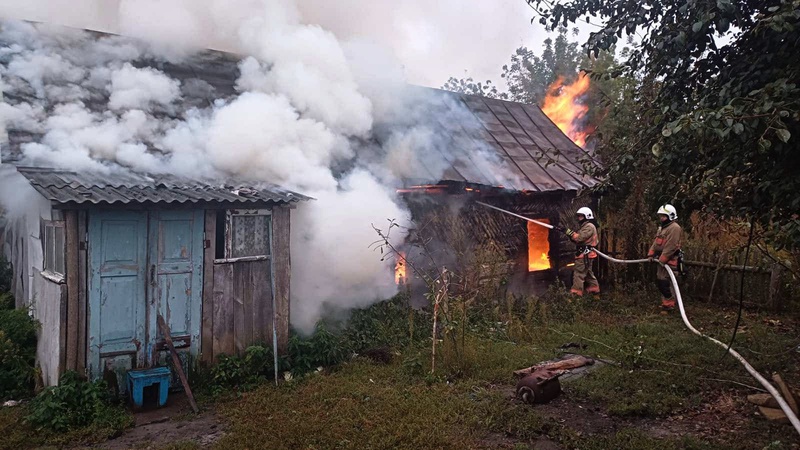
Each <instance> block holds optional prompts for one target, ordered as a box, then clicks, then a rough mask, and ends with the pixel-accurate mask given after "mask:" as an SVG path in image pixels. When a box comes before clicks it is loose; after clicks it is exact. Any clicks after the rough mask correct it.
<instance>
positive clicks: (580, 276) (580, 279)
mask: <svg viewBox="0 0 800 450" xmlns="http://www.w3.org/2000/svg"><path fill="white" fill-rule="evenodd" d="M575 217H576V219H578V231H573V230H570V229H566V230H564V232H565V233H566V235H567V237H569V238H570V240H572V242H574V243H575V245H576V248H575V269H574V270H573V271H572V289H570V293H572V294H575V295H579V296H582V295H583V291H584V287H585V288H586V292H588V293H590V294H599V293H600V283H598V282H597V277H595V276H594V273H592V263H593V262H594V260H595V259H597V253H596V252H595V251H594V250H593V249H594V248H595V247H597V244H598V243H599V242H600V236H599V234H598V233H597V227H596V226H595V224H594V223H592V221H593V220H594V214H593V213H592V210H591V209H590V208H587V207H585V206H584V207H583V208H580V209H578V211H577V212H576V213H575Z"/></svg>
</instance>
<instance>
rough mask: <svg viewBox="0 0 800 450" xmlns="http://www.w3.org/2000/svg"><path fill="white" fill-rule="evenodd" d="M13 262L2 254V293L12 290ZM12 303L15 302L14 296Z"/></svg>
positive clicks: (0, 291) (0, 267)
mask: <svg viewBox="0 0 800 450" xmlns="http://www.w3.org/2000/svg"><path fill="white" fill-rule="evenodd" d="M12 276H13V275H12V273H11V264H9V263H8V261H6V258H5V257H4V256H3V255H1V254H0V294H2V293H4V292H8V291H10V290H11V277H12ZM11 304H12V305H13V304H14V301H13V298H12V301H11ZM2 307H3V306H2V302H0V308H2Z"/></svg>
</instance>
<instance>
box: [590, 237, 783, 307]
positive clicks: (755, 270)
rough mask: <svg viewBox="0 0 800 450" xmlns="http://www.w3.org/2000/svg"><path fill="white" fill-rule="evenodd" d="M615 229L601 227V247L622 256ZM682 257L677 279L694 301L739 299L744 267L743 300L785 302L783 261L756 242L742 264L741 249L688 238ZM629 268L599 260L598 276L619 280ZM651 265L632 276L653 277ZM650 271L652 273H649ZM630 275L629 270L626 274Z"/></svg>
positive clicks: (758, 303)
mask: <svg viewBox="0 0 800 450" xmlns="http://www.w3.org/2000/svg"><path fill="white" fill-rule="evenodd" d="M615 231H616V230H613V229H612V230H604V233H603V234H601V237H602V239H601V243H600V249H601V251H604V253H607V254H609V255H611V256H615V257H623V256H624V254H625V251H624V248H623V244H622V242H620V240H619V239H617V235H618V233H616V232H615ZM683 250H684V259H685V261H686V265H687V266H688V267H687V271H688V276H687V277H685V279H682V280H681V281H680V283H681V292H682V293H683V295H684V297H686V298H688V299H691V300H693V301H706V302H711V303H720V304H728V303H738V301H739V293H740V290H741V287H742V271H743V270H744V272H745V276H744V301H745V304H747V305H749V306H757V307H764V308H770V309H775V310H780V309H783V308H784V307H785V305H786V303H787V300H788V299H787V298H786V297H787V294H788V292H786V291H787V290H786V289H784V286H785V285H786V283H788V276H789V275H790V274H789V273H788V271H787V270H785V269H784V267H783V265H781V264H780V263H778V262H776V261H775V260H774V259H772V258H770V257H769V256H768V255H766V254H765V253H764V252H763V251H761V250H760V249H759V248H757V247H756V246H752V247H751V249H750V256H749V258H748V261H747V265H746V266H744V260H745V250H744V249H725V250H724V251H720V250H716V251H714V250H709V249H708V248H707V247H706V246H705V245H704V244H703V243H698V242H693V241H692V240H688V242H686V243H685V244H684V247H683ZM636 254H637V255H641V256H639V257H644V255H646V254H647V246H644V245H643V246H641V247H640V248H639V250H638V251H637V252H636ZM626 270H628V272H630V271H631V269H628V268H626V267H623V266H621V265H618V264H613V263H612V264H609V263H608V262H607V261H605V260H603V261H601V264H600V267H599V276H600V278H601V279H602V280H605V281H611V282H614V281H619V279H620V278H621V277H623V276H622V275H621V274H622V273H624V272H625V271H626ZM655 270H656V268H655V267H653V266H650V267H640V268H637V269H633V271H635V272H636V273H635V274H634V275H633V277H636V276H638V275H644V276H645V277H647V278H652V279H655ZM650 272H652V273H650ZM624 278H631V275H630V273H629V274H628V276H627V277H624Z"/></svg>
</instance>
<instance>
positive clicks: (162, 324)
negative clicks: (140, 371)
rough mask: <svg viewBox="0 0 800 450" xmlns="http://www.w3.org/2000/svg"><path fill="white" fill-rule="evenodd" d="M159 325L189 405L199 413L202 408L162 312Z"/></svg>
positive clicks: (159, 316)
mask: <svg viewBox="0 0 800 450" xmlns="http://www.w3.org/2000/svg"><path fill="white" fill-rule="evenodd" d="M158 327H159V328H161V333H162V334H163V335H164V340H165V341H166V342H167V347H168V348H169V354H170V355H171V356H172V365H173V366H175V371H176V372H178V378H180V379H181V384H182V385H183V390H184V391H185V392H186V397H188V398H189V405H191V407H192V411H194V412H195V414H197V413H198V412H199V411H200V410H199V409H198V408H197V403H195V401H194V395H192V388H190V387H189V380H187V379H186V374H185V373H183V364H182V363H181V358H180V357H179V356H178V352H177V351H176V350H175V346H174V345H173V344H172V336H171V335H170V333H169V325H167V323H166V322H165V321H164V316H162V315H161V314H159V315H158Z"/></svg>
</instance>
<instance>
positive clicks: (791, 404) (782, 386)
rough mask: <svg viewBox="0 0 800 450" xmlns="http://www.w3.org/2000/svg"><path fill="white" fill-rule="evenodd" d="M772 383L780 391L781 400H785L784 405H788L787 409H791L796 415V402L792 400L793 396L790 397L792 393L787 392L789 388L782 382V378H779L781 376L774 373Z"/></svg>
mask: <svg viewBox="0 0 800 450" xmlns="http://www.w3.org/2000/svg"><path fill="white" fill-rule="evenodd" d="M772 381H774V382H775V384H776V385H778V389H780V391H781V395H783V399H784V400H786V403H788V404H789V408H791V409H792V411H794V413H795V414H798V412H797V402H796V401H795V399H794V395H792V391H790V390H789V386H787V385H786V383H785V382H784V381H783V378H781V376H780V375H779V374H777V373H776V374H773V375H772Z"/></svg>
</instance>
